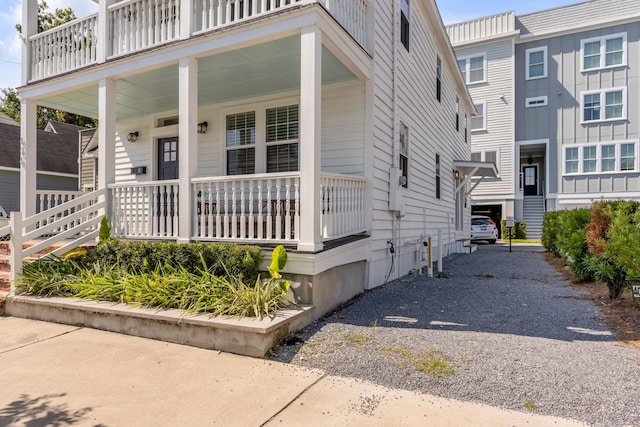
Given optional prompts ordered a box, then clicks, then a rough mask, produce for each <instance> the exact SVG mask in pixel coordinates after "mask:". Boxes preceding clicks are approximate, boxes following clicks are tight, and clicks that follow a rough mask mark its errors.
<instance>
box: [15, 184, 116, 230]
mask: <svg viewBox="0 0 640 427" xmlns="http://www.w3.org/2000/svg"><path fill="white" fill-rule="evenodd" d="M106 194H107V190H106V189H104V188H103V189H101V190H96V191H93V192H91V193H87V194H85V195H84V196H80V197H76V198H75V199H73V200H69V201H68V202H65V203H63V204H61V205H58V206H56V207H54V208H51V209H47V210H46V211H44V212H40V213H39V214H36V215H33V216H30V217H27V218H25V219H23V220H22V226H23V227H24V228H29V227H31V226H35V225H37V224H38V223H39V222H40V221H43V220H46V219H48V218H51V217H52V216H57V215H58V214H62V213H64V212H65V211H67V210H69V209H71V208H74V207H76V206H78V205H82V204H84V203H88V202H90V201H92V200H95V199H96V198H97V197H103V196H105V195H106Z"/></svg>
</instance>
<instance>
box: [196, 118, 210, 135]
mask: <svg viewBox="0 0 640 427" xmlns="http://www.w3.org/2000/svg"><path fill="white" fill-rule="evenodd" d="M208 126H209V123H207V122H206V121H204V122H200V123H198V133H206V132H207V127H208Z"/></svg>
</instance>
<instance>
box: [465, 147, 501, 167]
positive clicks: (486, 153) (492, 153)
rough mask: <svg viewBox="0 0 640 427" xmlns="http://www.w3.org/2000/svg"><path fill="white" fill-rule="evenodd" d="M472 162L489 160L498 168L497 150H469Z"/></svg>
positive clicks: (498, 157)
mask: <svg viewBox="0 0 640 427" xmlns="http://www.w3.org/2000/svg"><path fill="white" fill-rule="evenodd" d="M471 161H472V162H491V163H493V164H495V165H496V169H498V170H500V167H499V164H498V163H499V161H500V155H499V152H498V150H483V151H473V152H471Z"/></svg>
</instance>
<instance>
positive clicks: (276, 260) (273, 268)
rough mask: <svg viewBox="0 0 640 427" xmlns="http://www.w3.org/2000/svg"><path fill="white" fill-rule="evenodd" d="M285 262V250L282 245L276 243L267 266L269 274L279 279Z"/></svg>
mask: <svg viewBox="0 0 640 427" xmlns="http://www.w3.org/2000/svg"><path fill="white" fill-rule="evenodd" d="M286 264H287V251H286V250H285V249H284V246H282V245H278V246H276V248H275V249H274V250H273V254H272V255H271V265H270V266H269V274H271V277H272V278H274V279H280V278H281V277H282V276H281V275H280V272H281V271H282V269H283V268H284V266H285V265H286Z"/></svg>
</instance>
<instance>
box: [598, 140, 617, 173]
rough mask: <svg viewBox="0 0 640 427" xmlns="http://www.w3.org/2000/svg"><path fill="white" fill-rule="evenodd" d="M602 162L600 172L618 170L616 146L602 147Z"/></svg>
mask: <svg viewBox="0 0 640 427" xmlns="http://www.w3.org/2000/svg"><path fill="white" fill-rule="evenodd" d="M600 150H601V160H600V171H601V172H613V171H615V170H616V146H615V145H614V144H610V145H603V146H602V147H600Z"/></svg>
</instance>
